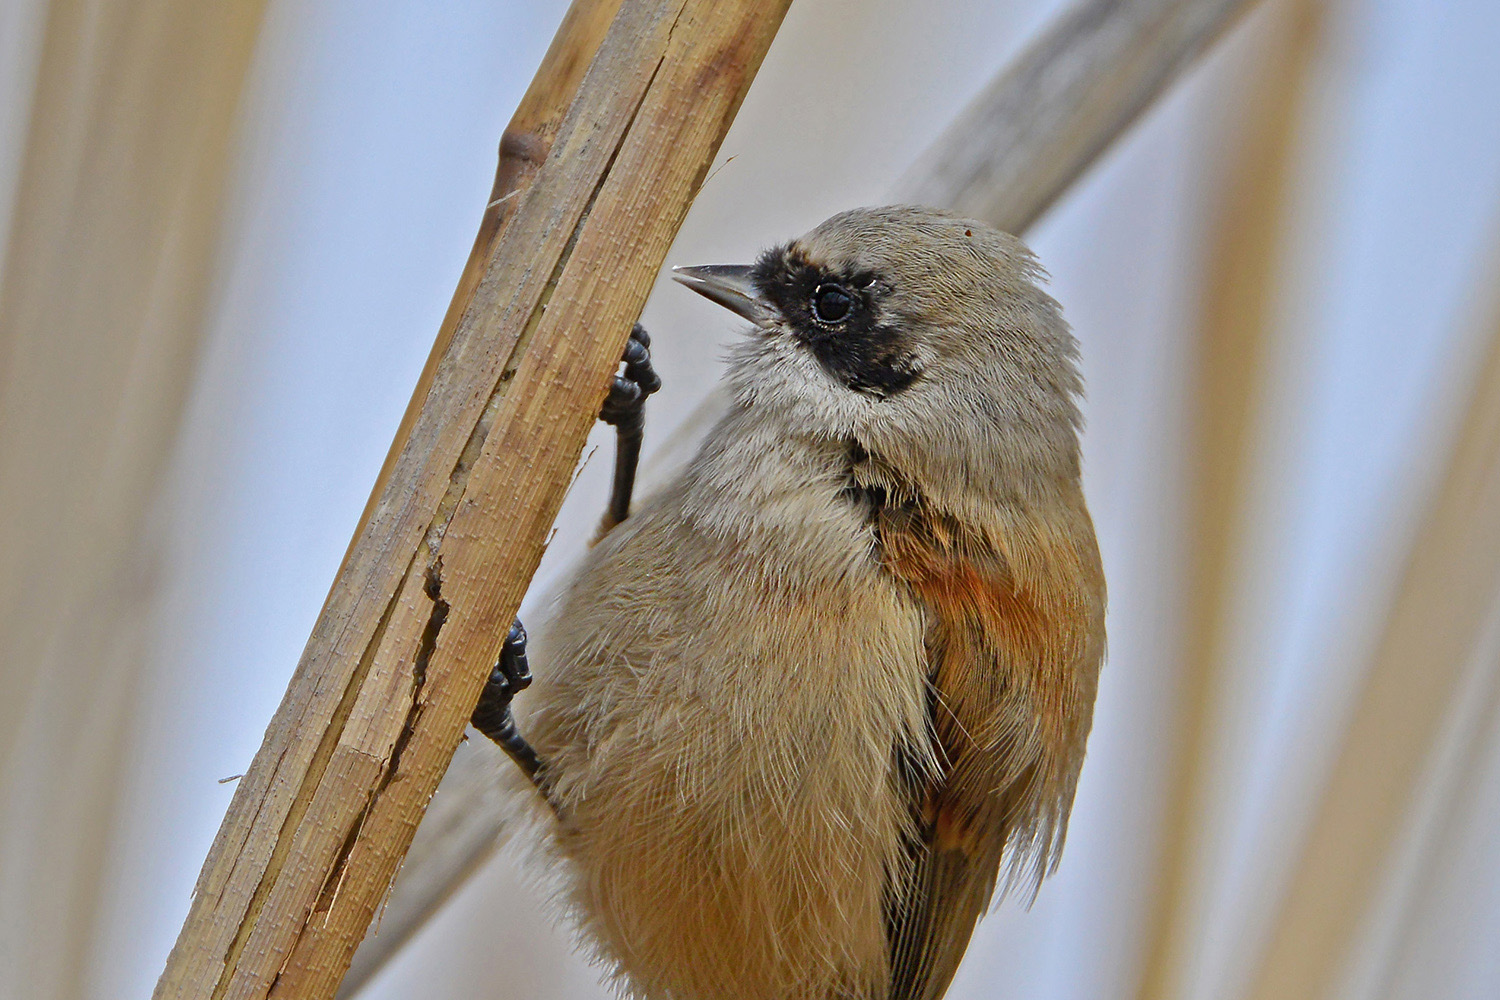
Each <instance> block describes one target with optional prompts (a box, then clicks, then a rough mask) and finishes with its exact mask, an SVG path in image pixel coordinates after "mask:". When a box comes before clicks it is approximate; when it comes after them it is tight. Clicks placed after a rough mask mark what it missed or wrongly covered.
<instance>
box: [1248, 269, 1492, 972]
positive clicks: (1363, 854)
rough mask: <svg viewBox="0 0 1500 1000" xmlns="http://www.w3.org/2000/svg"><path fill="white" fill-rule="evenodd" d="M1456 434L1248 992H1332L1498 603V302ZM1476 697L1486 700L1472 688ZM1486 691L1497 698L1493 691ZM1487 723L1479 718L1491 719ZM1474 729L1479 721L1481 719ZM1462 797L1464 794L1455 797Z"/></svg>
mask: <svg viewBox="0 0 1500 1000" xmlns="http://www.w3.org/2000/svg"><path fill="white" fill-rule="evenodd" d="M1495 267H1496V263H1495V259H1493V258H1492V261H1491V263H1490V268H1489V270H1488V271H1486V272H1485V273H1483V274H1482V275H1481V283H1482V284H1481V286H1480V287H1481V289H1483V297H1484V299H1485V300H1487V303H1488V304H1489V306H1490V308H1491V310H1492V311H1491V314H1490V315H1489V316H1488V317H1487V328H1486V329H1485V330H1484V331H1483V337H1482V339H1481V344H1480V350H1479V351H1478V352H1477V354H1478V356H1477V358H1476V361H1475V368H1474V375H1473V376H1472V382H1471V386H1472V388H1471V389H1470V392H1469V395H1468V400H1467V405H1466V406H1465V407H1463V409H1462V410H1461V419H1460V423H1459V427H1458V430H1457V435H1456V440H1455V443H1454V445H1453V448H1452V451H1451V453H1450V455H1449V457H1448V461H1447V463H1446V468H1445V469H1444V470H1443V471H1442V473H1441V475H1440V477H1439V479H1438V482H1437V484H1436V488H1435V490H1434V492H1433V494H1432V497H1431V499H1430V501H1429V503H1428V506H1427V510H1426V513H1425V516H1424V517H1423V519H1422V522H1421V525H1420V527H1419V528H1418V530H1417V534H1416V537H1415V538H1414V539H1413V541H1412V545H1411V552H1410V554H1409V555H1408V557H1407V562H1406V566H1405V568H1404V570H1403V572H1402V574H1401V578H1400V581H1399V583H1398V584H1397V588H1396V592H1395V595H1394V597H1393V599H1392V602H1391V606H1390V609H1389V611H1388V612H1387V614H1386V619H1385V628H1384V631H1383V633H1382V635H1381V637H1380V641H1379V644H1378V646H1377V647H1376V649H1375V653H1374V658H1373V660H1372V661H1371V664H1370V668H1369V672H1368V674H1367V675H1366V677H1365V679H1364V683H1363V686H1362V688H1361V690H1360V691H1359V693H1358V694H1357V696H1356V700H1355V703H1354V708H1353V712H1352V714H1351V716H1350V721H1349V724H1348V726H1347V728H1346V729H1345V730H1344V733H1343V737H1342V740H1341V742H1340V745H1339V747H1338V750H1337V756H1336V757H1335V759H1334V764H1333V770H1332V772H1331V773H1330V775H1329V778H1328V782H1327V784H1326V786H1325V788H1324V790H1323V794H1322V796H1321V797H1320V798H1319V800H1318V806H1317V810H1316V812H1315V814H1314V816H1313V819H1312V824H1311V827H1310V829H1309V831H1308V833H1307V835H1306V837H1305V839H1304V840H1303V842H1302V846H1301V850H1300V852H1299V853H1298V855H1297V856H1296V858H1295V859H1294V860H1293V863H1292V867H1291V870H1290V872H1289V873H1288V876H1287V880H1286V883H1285V884H1286V886H1287V889H1286V894H1285V897H1284V898H1283V899H1282V900H1281V905H1280V907H1279V909H1278V910H1277V912H1276V914H1275V919H1274V921H1273V923H1272V925H1271V929H1270V934H1269V943H1268V945H1267V947H1266V948H1265V950H1264V952H1263V953H1262V954H1261V956H1260V961H1259V962H1258V964H1257V967H1256V969H1255V970H1254V976H1253V978H1252V980H1251V989H1250V991H1249V992H1248V993H1247V994H1246V997H1247V1000H1283V998H1286V997H1322V996H1331V995H1333V994H1334V991H1335V989H1336V988H1337V987H1338V986H1339V985H1340V979H1339V977H1340V975H1341V974H1342V973H1343V972H1344V971H1345V963H1346V962H1347V961H1348V960H1349V958H1350V956H1351V955H1352V953H1353V950H1354V947H1355V945H1356V941H1357V937H1358V935H1359V933H1360V931H1361V929H1362V926H1363V922H1364V920H1365V918H1366V915H1367V913H1368V912H1369V911H1370V909H1371V907H1372V906H1374V905H1375V902H1376V900H1377V894H1378V890H1379V888H1380V887H1381V886H1382V884H1383V883H1384V882H1385V881H1386V878H1385V876H1386V875H1387V869H1388V868H1389V866H1390V865H1391V864H1392V862H1393V861H1394V860H1395V854H1396V845H1397V842H1398V839H1399V838H1400V837H1401V835H1402V832H1403V831H1404V830H1405V829H1406V827H1407V820H1408V817H1409V815H1410V812H1411V808H1412V803H1414V802H1418V801H1420V800H1421V797H1422V795H1421V793H1422V791H1423V789H1422V787H1421V784H1422V782H1423V780H1424V778H1425V777H1426V771H1427V768H1428V766H1429V763H1430V759H1431V757H1432V755H1433V752H1434V749H1435V748H1436V747H1437V746H1438V743H1439V739H1440V737H1441V736H1442V735H1443V727H1444V725H1445V723H1447V722H1448V721H1449V717H1450V713H1451V712H1452V710H1453V707H1454V703H1455V700H1456V699H1457V698H1459V697H1460V696H1462V695H1463V694H1464V693H1465V691H1466V687H1468V685H1466V676H1467V675H1468V674H1469V673H1470V672H1471V671H1473V670H1478V671H1482V672H1483V673H1484V674H1486V675H1488V676H1487V677H1482V678H1481V680H1482V683H1480V684H1478V685H1475V687H1478V688H1480V689H1483V688H1485V687H1489V688H1490V689H1491V691H1493V685H1494V684H1495V677H1496V676H1497V675H1500V666H1497V664H1495V663H1494V662H1493V661H1491V662H1483V661H1482V660H1481V661H1480V662H1477V663H1476V662H1475V658H1476V657H1484V656H1486V655H1492V654H1493V651H1492V650H1489V651H1487V650H1485V648H1484V647H1485V645H1486V643H1485V635H1486V632H1487V631H1489V630H1492V629H1493V627H1494V625H1493V622H1494V620H1495V615H1496V609H1497V607H1500V299H1497V298H1496V296H1495V295H1494V289H1495V287H1496V284H1495ZM1480 697H1481V698H1483V697H1484V695H1481V696H1480ZM1489 697H1493V695H1492V694H1491V695H1490V696H1489ZM1487 721H1488V720H1487ZM1479 728H1480V730H1481V731H1487V729H1488V727H1487V726H1483V725H1481V726H1480V727H1479ZM1460 794H1461V793H1460Z"/></svg>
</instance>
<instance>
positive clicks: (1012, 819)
mask: <svg viewBox="0 0 1500 1000" xmlns="http://www.w3.org/2000/svg"><path fill="white" fill-rule="evenodd" d="M878 537H879V545H880V553H881V558H882V561H883V562H884V564H885V565H886V566H887V568H888V569H889V570H890V571H891V572H892V573H893V574H895V575H896V576H898V577H899V578H901V579H902V580H904V581H905V582H906V583H907V584H908V585H909V586H910V587H911V588H912V591H913V593H914V594H915V595H916V596H917V598H918V599H919V600H920V601H921V602H922V604H923V606H924V608H925V610H926V613H927V617H928V628H927V637H926V643H927V650H928V656H929V659H930V663H931V688H930V692H929V705H930V708H929V728H930V733H929V738H930V739H931V740H932V742H933V747H932V749H933V751H934V753H933V756H934V757H935V758H936V766H935V768H933V767H928V768H925V769H924V768H922V767H919V766H912V767H905V768H902V771H903V778H904V784H905V785H906V786H907V791H908V794H909V801H910V803H911V807H912V816H913V833H912V837H911V843H909V845H908V851H907V855H908V860H909V862H910V866H909V869H908V871H907V872H905V873H902V874H900V875H898V876H896V877H895V881H894V882H893V884H892V886H891V887H890V891H889V895H888V899H889V903H888V914H887V924H888V940H889V946H890V965H891V988H890V991H889V993H888V998H889V1000H936V998H938V997H941V996H942V995H943V993H944V992H946V990H947V988H948V984H949V982H950V981H951V980H952V978H953V975H954V973H955V972H956V971H957V969H958V964H959V962H960V960H961V959H962V958H963V955H964V951H965V950H966V949H967V947H968V943H969V937H970V936H971V935H972V933H973V931H974V925H975V923H976V922H977V921H978V919H979V917H980V915H981V914H982V913H983V912H984V911H985V909H986V908H987V907H988V905H989V902H990V899H991V897H992V896H993V895H994V891H995V886H996V883H997V881H998V879H999V877H1000V869H1001V865H1002V861H1004V859H1005V856H1006V854H1007V851H1009V855H1010V864H1011V866H1012V867H1011V874H1010V878H1011V879H1013V880H1015V881H1019V882H1025V883H1029V884H1030V885H1031V886H1032V887H1034V886H1035V884H1036V883H1037V882H1039V881H1040V879H1041V877H1042V876H1043V875H1044V874H1045V873H1046V871H1047V870H1048V869H1049V868H1050V867H1051V865H1052V863H1053V862H1054V861H1055V857H1056V851H1057V850H1058V849H1059V848H1060V846H1061V835H1062V828H1063V826H1065V824H1066V818H1067V809H1068V806H1069V805H1070V804H1071V800H1072V790H1073V780H1074V779H1076V775H1077V765H1078V763H1079V762H1080V761H1081V757H1082V740H1083V737H1085V736H1086V735H1087V729H1088V715H1089V714H1090V711H1091V708H1092V701H1093V689H1092V685H1093V679H1092V676H1091V675H1090V672H1089V671H1088V670H1084V671H1081V672H1080V671H1079V670H1078V669H1077V666H1078V664H1079V662H1080V660H1082V661H1084V662H1085V663H1086V662H1087V660H1088V659H1089V658H1093V659H1094V661H1095V662H1094V663H1093V664H1088V665H1089V666H1092V667H1093V668H1094V669H1097V659H1098V655H1097V653H1096V652H1094V651H1093V650H1092V649H1091V648H1089V644H1088V642H1087V641H1084V642H1083V643H1080V641H1079V640H1080V637H1083V639H1084V640H1087V639H1088V635H1087V633H1089V632H1090V631H1091V630H1092V629H1093V628H1094V627H1095V626H1094V621H1095V619H1096V618H1097V621H1098V626H1097V627H1098V628H1099V629H1101V630H1102V590H1101V592H1100V594H1099V597H1098V602H1097V603H1098V605H1099V607H1098V609H1097V612H1098V613H1097V615H1096V614H1095V613H1094V610H1093V609H1092V608H1091V607H1085V605H1090V604H1091V603H1092V602H1091V600H1090V587H1089V585H1088V584H1089V581H1088V580H1087V579H1086V577H1088V576H1089V575H1090V574H1089V573H1088V572H1087V566H1084V568H1083V570H1082V571H1078V572H1075V571H1074V568H1075V567H1078V566H1080V565H1082V564H1084V563H1087V561H1088V560H1087V558H1086V557H1087V554H1088V553H1087V552H1085V553H1084V556H1085V558H1084V559H1082V560H1080V559H1078V558H1075V557H1074V556H1076V554H1077V550H1078V547H1077V546H1075V545H1073V544H1072V543H1071V542H1070V541H1069V540H1068V539H1067V538H1066V533H1062V535H1060V536H1059V535H1057V534H1056V533H1051V532H1044V531H1039V532H1036V533H1035V537H1034V538H1032V539H1029V540H1028V539H1024V538H1015V539H1011V540H1009V541H1008V542H1007V543H1006V544H1007V545H1008V546H1009V547H1010V551H1008V552H1007V551H1002V550H1001V549H1000V547H999V546H997V545H996V544H995V542H994V541H993V539H986V537H984V536H982V535H981V534H980V533H978V532H974V531H969V530H966V529H964V528H963V527H962V526H960V525H958V524H957V523H956V522H954V521H953V519H951V518H947V517H943V516H938V515H934V514H931V513H930V512H924V511H923V510H922V508H921V507H919V506H918V507H892V508H887V510H886V511H885V512H883V513H882V514H881V516H880V519H879V521H878ZM1059 537H1060V538H1061V539H1062V541H1061V543H1060V544H1059V543H1058V542H1057V538H1059ZM1088 542H1089V546H1090V547H1089V548H1088V551H1089V552H1092V551H1093V550H1092V548H1091V545H1092V535H1091V534H1090V537H1089V539H1088ZM1038 546H1045V547H1046V548H1045V549H1044V548H1038ZM1022 549H1025V551H1022ZM1051 549H1056V550H1057V551H1051ZM1017 565H1022V566H1025V565H1030V566H1040V567H1046V569H1045V570H1044V571H1042V572H1040V573H1035V574H1032V575H1030V576H1026V575H1023V574H1022V573H1021V572H1019V571H1018V570H1017V569H1016V568H1015V567H1016V566H1017ZM1059 567H1060V569H1059ZM1101 587H1102V584H1101ZM1080 611H1082V612H1083V616H1082V618H1080ZM1080 623H1082V624H1080ZM1101 641H1102V640H1101ZM1101 651H1102V650H1101ZM1080 685H1081V686H1080ZM1080 710H1081V711H1082V715H1083V721H1082V735H1080V734H1079V732H1078V716H1079V712H1080ZM1075 758H1076V759H1075Z"/></svg>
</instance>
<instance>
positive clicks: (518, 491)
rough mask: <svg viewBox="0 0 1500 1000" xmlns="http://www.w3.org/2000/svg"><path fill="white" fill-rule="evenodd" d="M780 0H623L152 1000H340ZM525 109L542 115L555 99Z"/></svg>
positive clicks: (290, 694)
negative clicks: (335, 997) (337, 993)
mask: <svg viewBox="0 0 1500 1000" xmlns="http://www.w3.org/2000/svg"><path fill="white" fill-rule="evenodd" d="M789 2H790V0H761V2H755V0H624V2H623V3H622V5H621V7H620V9H619V12H618V13H617V14H616V15H615V17H614V19H613V20H612V22H611V23H610V26H609V29H608V32H607V33H606V35H605V36H604V38H603V40H602V42H601V43H600V44H599V47H598V51H597V54H596V55H595V56H594V58H593V60H592V62H591V64H590V65H589V68H588V70H587V73H586V74H585V75H584V76H583V79H582V81H581V83H580V84H579V85H578V88H577V93H576V96H574V98H573V101H572V104H571V108H570V110H569V111H568V113H567V115H566V117H565V118H564V119H563V121H562V123H561V125H560V127H559V128H558V131H557V134H556V137H555V139H554V140H553V141H552V142H551V144H550V150H549V151H548V153H547V155H546V159H545V162H543V163H542V165H541V166H540V167H539V168H537V169H536V172H535V177H534V179H532V180H531V182H530V185H529V186H528V187H526V188H525V189H524V191H521V192H520V193H519V195H518V196H517V197H516V198H515V199H514V200H515V202H516V205H515V208H514V214H513V215H510V214H509V212H508V211H507V212H505V213H502V217H503V216H508V221H504V222H503V226H502V225H501V224H500V223H499V221H497V229H503V231H501V232H500V233H499V235H498V236H497V237H496V238H495V239H494V241H493V245H492V246H491V247H490V248H489V250H488V252H487V254H486V256H485V262H484V264H483V267H482V269H481V270H480V271H479V273H478V274H477V275H472V274H471V275H470V276H469V278H468V279H467V280H469V281H472V288H473V291H472V294H471V296H470V297H469V301H468V304H467V306H466V307H464V308H462V310H461V312H460V314H459V315H458V316H457V319H456V321H455V322H453V324H452V327H451V330H452V332H451V334H449V336H448V342H447V343H446V344H445V345H442V349H441V357H440V359H439V360H438V361H437V362H436V363H435V364H433V365H430V366H429V367H430V371H429V374H428V375H426V376H425V377H424V380H423V381H424V385H422V386H419V387H418V395H419V396H420V397H421V400H420V402H419V403H415V402H414V404H413V406H412V408H411V411H410V413H409V418H408V420H407V421H406V422H405V424H404V428H405V430H404V434H402V435H401V436H400V437H398V439H397V442H396V446H395V448H394V449H393V451H394V452H395V454H394V457H393V458H392V459H391V460H390V461H389V462H388V464H387V469H386V471H385V473H384V474H383V475H382V477H381V481H380V484H379V488H378V490H377V495H376V497H375V498H374V499H373V500H372V502H371V503H370V505H369V507H368V510H367V513H366V516H365V518H364V520H363V522H362V524H361V525H360V528H359V532H358V535H357V537H356V540H355V541H354V542H353V544H352V545H351V547H350V550H349V553H348V555H347V556H346V558H345V561H344V565H343V566H342V567H341V568H340V571H339V574H338V577H337V579H336V580H335V582H334V585H333V588H332V590H331V591H330V593H329V596H328V598H327V600H326V602H325V604H324V607H323V610H322V613H321V615H320V616H319V619H318V622H317V624H316V626H315V627H314V630H313V634H312V637H311V638H310V639H309V641H308V645H307V648H306V650H305V652H304V653H303V657H302V661H301V662H300V663H299V665H298V668H297V671H296V674H295V676H294V677H293V680H292V683H291V686H290V687H289V688H288V690H287V694H286V697H285V698H284V700H283V701H282V704H281V707H280V708H279V709H278V710H277V713H276V716H275V718H274V719H273V720H272V722H271V726H270V728H269V729H268V731H267V733H266V739H265V742H264V743H263V745H262V747H261V750H260V752H259V753H258V754H257V755H256V758H255V761H254V762H253V763H252V765H251V768H250V770H249V772H248V773H247V774H246V775H245V777H244V779H242V781H241V782H240V785H239V788H238V789H237V791H236V794H235V797H234V800H233V802H232V803H231V804H230V808H229V812H228V814H227V815H226V817H225V819H224V823H223V825H222V826H221V828H220V830H219V835H218V837H217V838H216V840H215V842H214V845H213V848H212V849H211V850H210V852H209V856H208V859H207V861H206V862H205V864H204V868H203V872H202V874H201V875H200V876H199V881H198V885H197V887H196V890H195V894H194V900H193V906H192V909H191V911H190V913H189V915H188V919H187V922H186V923H185V924H184V926H183V930H182V932H181V934H180V936H179V937H178V941H177V945H176V946H175V947H174V949H173V951H172V954H171V956H170V958H169V959H168V963H167V967H166V970H165V971H164V973H163V974H162V977H161V980H160V981H159V982H158V984H157V989H156V996H157V997H159V998H166V997H171V998H190V997H191V998H204V1000H208V998H212V1000H219V998H227V1000H242V998H261V997H284V998H291V997H297V998H318V997H328V996H331V995H332V994H333V992H334V990H335V989H336V988H337V986H338V983H339V981H340V979H341V978H342V977H343V974H344V972H345V970H346V969H347V968H348V964H349V961H350V958H351V957H352V956H353V953H354V949H355V946H356V945H357V944H358V943H359V940H360V938H361V937H362V936H363V935H364V933H365V930H366V928H367V926H368V924H369V921H370V918H371V917H372V915H373V914H374V912H375V909H376V907H377V906H378V905H379V903H380V900H381V899H382V898H383V896H384V895H385V893H386V891H387V889H388V887H389V885H390V881H391V879H392V878H393V877H394V875H395V871H396V868H397V866H398V864H399V863H400V860H401V858H402V856H403V854H404V853H405V851H406V848H407V847H408V845H409V844H410V841H411V836H412V833H413V831H414V830H415V829H416V826H417V823H418V821H419V820H420V819H421V816H422V813H423V810H424V809H425V807H426V804H427V801H428V799H429V798H430V797H431V795H432V792H433V790H434V789H435V788H436V787H437V784H438V780H439V779H440V778H441V777H442V774H443V772H444V770H445V769H446V768H447V765H448V762H449V759H450V758H451V756H452V754H453V749H454V747H455V746H456V745H457V744H458V741H459V739H460V737H461V736H462V733H463V727H464V723H465V722H466V720H467V717H468V715H469V712H470V710H471V709H472V708H473V705H474V703H475V701H476V700H477V698H478V696H479V690H480V688H481V686H482V685H483V682H484V678H485V676H486V675H487V673H488V671H489V668H490V666H491V665H492V664H493V662H494V659H495V657H496V655H497V654H498V652H499V646H500V643H501V641H502V640H503V638H504V634H505V631H506V626H507V625H508V623H509V622H510V619H511V616H512V615H513V614H514V613H515V610H516V608H517V606H518V605H519V604H520V601H521V597H522V595H523V594H524V592H525V589H526V585H527V582H528V581H529V580H530V578H531V575H532V573H533V572H535V569H536V566H537V563H538V561H539V560H540V558H541V554H542V550H543V548H544V546H545V537H546V533H547V530H548V529H549V528H550V527H551V524H552V521H553V519H554V518H555V516H556V514H557V509H558V507H559V505H560V504H561V501H562V498H563V495H564V493H565V491H566V487H567V485H568V482H569V480H570V478H571V473H572V471H573V468H574V465H575V463H576V461H577V458H578V455H579V453H580V451H581V449H582V446H583V442H584V440H585V437H586V435H587V433H588V431H589V428H590V427H591V426H592V424H593V422H594V419H595V416H596V415H597V413H598V410H599V406H600V404H601V403H602V401H603V398H604V395H605V392H606V390H607V388H608V385H609V378H610V375H611V373H612V372H613V371H614V369H615V366H616V365H617V363H618V361H619V358H620V354H621V351H622V350H623V348H624V343H625V338H626V335H627V332H628V331H629V329H630V325H631V323H632V322H633V321H634V319H635V318H636V317H637V316H638V315H639V313H640V310H641V307H642V306H643V305H644V303H645V298H646V295H647V293H648V292H649V290H650V287H651V283H652V280H653V279H654V277H655V275H656V272H657V270H658V269H659V267H660V266H661V262H662V260H663V259H664V257H665V256H666V252H667V249H668V247H669V245H670V243H671V240H672V238H673V236H674V235H675V234H676V232H677V229H678V227H679V226H680V225H681V222H682V219H683V217H684V215H685V213H686V211H687V207H688V205H689V203H690V202H691V199H692V196H693V195H694V194H695V193H696V191H697V188H698V186H699V184H701V182H702V180H703V177H704V175H705V174H706V172H707V169H708V165H709V163H710V161H711V158H712V157H713V155H714V153H715V152H716V151H717V149H718V146H719V142H720V141H721V140H722V138H723V135H724V133H725V131H726V130H727V129H728V126H729V123H730V121H731V120H732V119H733V117H734V114H735V111H736V110H737V109H738V107H739V104H740V101H741V100H742V98H743V96H744V93H745V90H746V89H747V87H748V86H749V82H750V80H751V79H752V78H753V77H754V75H755V71H756V70H757V69H758V67H759V65H760V61H761V59H762V58H763V57H764V55H765V52H766V49H767V48H768V47H769V45H770V42H771V39H772V37H774V35H775V33H776V29H777V28H778V27H779V25H780V23H781V19H782V17H783V16H784V15H785V12H786V8H787V6H788V4H789ZM579 33H580V36H582V35H585V34H586V32H585V31H583V30H582V29H579ZM551 71H553V72H558V73H559V76H562V75H563V74H562V72H561V70H560V68H559V67H558V66H556V65H555V64H554V65H552V67H551ZM562 86H563V89H564V90H565V89H566V87H565V85H562ZM534 92H535V91H534ZM537 106H538V107H540V108H542V109H543V113H542V114H541V115H540V116H539V117H540V120H542V121H544V122H545V121H547V120H550V119H549V116H548V114H547V113H546V109H547V108H549V107H553V106H555V105H552V104H551V103H550V102H549V101H547V100H545V99H543V98H540V97H539V98H538V100H537ZM522 159H525V160H529V159H530V157H523V158H522ZM530 169H531V167H530V166H529V165H527V166H525V167H524V169H523V170H521V171H520V173H521V175H522V180H521V181H520V182H519V183H522V184H524V174H525V173H526V172H527V171H529V170H530ZM518 190H520V188H519V187H518ZM481 239H483V236H481ZM459 296H460V297H463V296H464V289H463V288H460V292H459ZM424 389H425V391H424Z"/></svg>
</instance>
